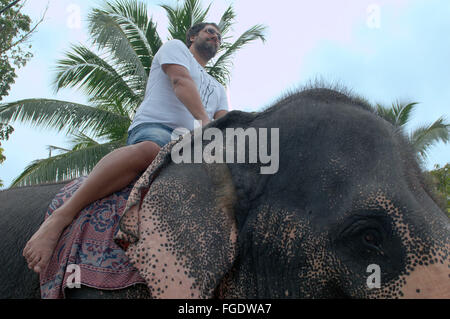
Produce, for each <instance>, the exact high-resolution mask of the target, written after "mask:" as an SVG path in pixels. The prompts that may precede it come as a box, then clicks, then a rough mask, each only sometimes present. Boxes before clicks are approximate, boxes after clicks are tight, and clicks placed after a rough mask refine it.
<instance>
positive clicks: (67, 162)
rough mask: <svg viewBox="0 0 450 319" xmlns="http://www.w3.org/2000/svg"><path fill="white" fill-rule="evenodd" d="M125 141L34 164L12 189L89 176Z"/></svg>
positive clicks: (71, 152)
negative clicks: (102, 159)
mask: <svg viewBox="0 0 450 319" xmlns="http://www.w3.org/2000/svg"><path fill="white" fill-rule="evenodd" d="M122 145H124V142H123V141H120V142H117V141H116V142H112V143H107V144H97V145H92V146H89V147H86V148H81V149H77V150H74V151H70V152H66V153H64V154H60V155H57V156H53V157H50V158H46V159H40V160H36V161H34V162H32V163H31V164H30V165H29V166H27V167H26V168H25V170H24V171H23V172H22V174H20V176H18V177H17V178H16V179H15V180H14V181H13V182H12V184H11V187H16V186H25V185H35V184H41V183H47V182H59V181H64V180H70V179H73V178H77V177H80V176H82V175H86V174H88V173H89V172H90V171H91V170H92V169H93V168H94V166H95V165H96V164H97V162H98V161H99V160H100V159H101V158H102V157H104V156H105V155H106V154H108V153H109V152H111V151H112V150H114V149H116V148H118V147H120V146H122Z"/></svg>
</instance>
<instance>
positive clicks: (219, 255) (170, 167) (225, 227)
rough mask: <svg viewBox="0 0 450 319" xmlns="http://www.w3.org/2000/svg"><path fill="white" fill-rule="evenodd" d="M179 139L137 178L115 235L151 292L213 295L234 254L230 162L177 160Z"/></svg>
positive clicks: (159, 295)
mask: <svg viewBox="0 0 450 319" xmlns="http://www.w3.org/2000/svg"><path fill="white" fill-rule="evenodd" d="M178 142H182V139H180V140H179V141H172V142H170V143H169V144H167V145H166V146H165V147H163V148H162V149H161V151H160V153H159V154H158V156H157V157H156V159H155V160H154V161H153V163H152V165H151V166H150V167H149V168H148V170H147V171H146V172H145V173H144V174H143V175H142V176H141V178H140V179H139V180H138V182H136V184H135V187H134V189H133V191H132V193H131V194H130V197H129V200H128V203H127V208H126V210H125V212H124V215H123V217H122V218H121V220H120V230H119V231H118V234H117V235H116V237H115V239H116V241H118V242H119V241H120V242H121V243H122V244H123V243H124V242H125V243H126V246H127V248H126V255H127V256H128V257H129V258H130V260H131V262H132V263H133V264H134V266H135V267H136V268H137V269H138V271H139V272H140V274H141V276H142V277H143V278H144V279H145V280H146V282H147V284H148V287H149V289H150V292H151V294H152V297H154V298H172V299H177V298H183V299H184V298H210V297H213V296H214V290H215V289H216V287H217V286H218V285H219V284H220V281H221V279H222V278H223V277H224V275H225V274H226V273H227V272H228V271H229V270H230V268H231V266H232V264H233V262H234V260H235V257H236V246H237V229H236V222H235V218H234V213H233V205H234V202H235V191H234V186H233V182H232V179H231V176H230V172H229V169H228V167H227V166H226V164H205V163H200V164H189V163H180V164H175V163H173V162H172V158H171V150H172V148H173V147H174V145H176V144H177V143H178ZM192 142H193V139H192Z"/></svg>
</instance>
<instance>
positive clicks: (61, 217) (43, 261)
mask: <svg viewBox="0 0 450 319" xmlns="http://www.w3.org/2000/svg"><path fill="white" fill-rule="evenodd" d="M71 222H72V218H67V217H66V215H65V214H64V213H63V212H58V209H57V210H55V211H54V212H53V214H52V215H50V216H49V217H48V218H47V219H46V220H45V221H44V222H43V223H42V225H41V227H40V228H39V229H38V230H37V232H36V233H34V235H33V236H32V237H31V238H30V240H29V241H28V242H27V244H26V245H25V248H24V249H23V256H24V257H25V259H26V260H27V263H28V268H30V269H32V270H33V271H35V272H37V273H40V272H41V271H42V270H44V268H45V267H46V266H47V265H48V263H49V261H50V258H51V257H52V255H53V250H54V249H55V247H56V244H57V243H58V239H59V237H60V236H61V233H62V232H63V230H64V229H65V228H66V226H68V225H69V224H70V223H71Z"/></svg>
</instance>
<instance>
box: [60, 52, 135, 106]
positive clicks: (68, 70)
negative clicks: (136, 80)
mask: <svg viewBox="0 0 450 319" xmlns="http://www.w3.org/2000/svg"><path fill="white" fill-rule="evenodd" d="M72 51H73V52H67V53H66V58H65V59H62V60H59V61H58V62H57V67H56V71H57V74H56V78H55V81H54V85H55V87H56V90H59V89H61V88H67V87H81V88H82V89H83V90H84V92H85V93H86V94H87V95H89V96H92V97H96V96H101V97H102V98H103V99H110V100H119V101H121V102H123V103H126V104H131V105H138V104H139V103H140V102H141V101H142V96H141V94H142V93H141V92H135V91H134V90H133V89H132V88H131V87H130V86H129V85H128V83H127V82H125V80H124V74H119V73H118V72H117V71H116V70H115V68H114V67H113V66H111V65H110V64H108V63H107V62H106V61H105V60H104V59H102V58H100V57H99V56H98V55H96V54H95V53H93V52H92V51H91V50H89V49H88V48H86V47H84V46H81V45H74V46H72Z"/></svg>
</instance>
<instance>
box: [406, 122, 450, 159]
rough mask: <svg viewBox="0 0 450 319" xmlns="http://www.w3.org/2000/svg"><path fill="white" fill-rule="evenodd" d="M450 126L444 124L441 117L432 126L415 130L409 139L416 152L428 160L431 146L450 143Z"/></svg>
mask: <svg viewBox="0 0 450 319" xmlns="http://www.w3.org/2000/svg"><path fill="white" fill-rule="evenodd" d="M449 130H450V124H447V123H445V122H444V119H443V118H442V117H440V118H439V119H438V120H436V121H435V122H434V123H433V124H431V125H424V126H421V127H419V128H417V129H415V130H414V131H413V132H412V133H411V134H410V136H409V139H410V141H411V143H412V145H413V147H414V149H415V150H416V152H418V153H419V154H420V155H421V156H422V157H423V158H427V155H428V151H429V149H430V147H431V146H433V145H434V144H435V143H437V142H444V143H448V141H449V136H450V135H449Z"/></svg>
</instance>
